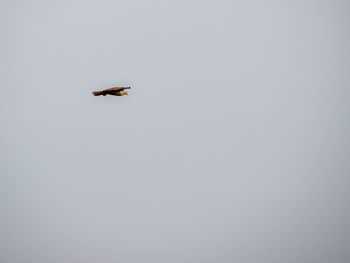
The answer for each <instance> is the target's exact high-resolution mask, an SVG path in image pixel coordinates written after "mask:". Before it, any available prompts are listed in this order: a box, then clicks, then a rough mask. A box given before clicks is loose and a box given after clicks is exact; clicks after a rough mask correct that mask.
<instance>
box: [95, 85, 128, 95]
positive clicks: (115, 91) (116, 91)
mask: <svg viewBox="0 0 350 263" xmlns="http://www.w3.org/2000/svg"><path fill="white" fill-rule="evenodd" d="M126 89H130V87H114V88H110V89H105V90H101V91H94V92H92V94H93V95H94V96H101V95H103V96H106V95H113V96H123V95H129V94H128V92H127V91H126Z"/></svg>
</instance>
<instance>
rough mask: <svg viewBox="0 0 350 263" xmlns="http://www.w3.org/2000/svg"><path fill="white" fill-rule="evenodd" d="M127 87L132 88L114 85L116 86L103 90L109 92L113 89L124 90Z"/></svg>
mask: <svg viewBox="0 0 350 263" xmlns="http://www.w3.org/2000/svg"><path fill="white" fill-rule="evenodd" d="M125 89H130V87H114V88H110V89H105V90H103V91H104V92H106V93H108V92H111V91H122V90H125Z"/></svg>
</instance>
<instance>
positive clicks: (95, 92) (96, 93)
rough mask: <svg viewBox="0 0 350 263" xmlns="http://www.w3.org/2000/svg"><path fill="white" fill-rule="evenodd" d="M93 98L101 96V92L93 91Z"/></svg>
mask: <svg viewBox="0 0 350 263" xmlns="http://www.w3.org/2000/svg"><path fill="white" fill-rule="evenodd" d="M92 94H93V95H94V96H101V95H102V94H103V91H94V92H92Z"/></svg>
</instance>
